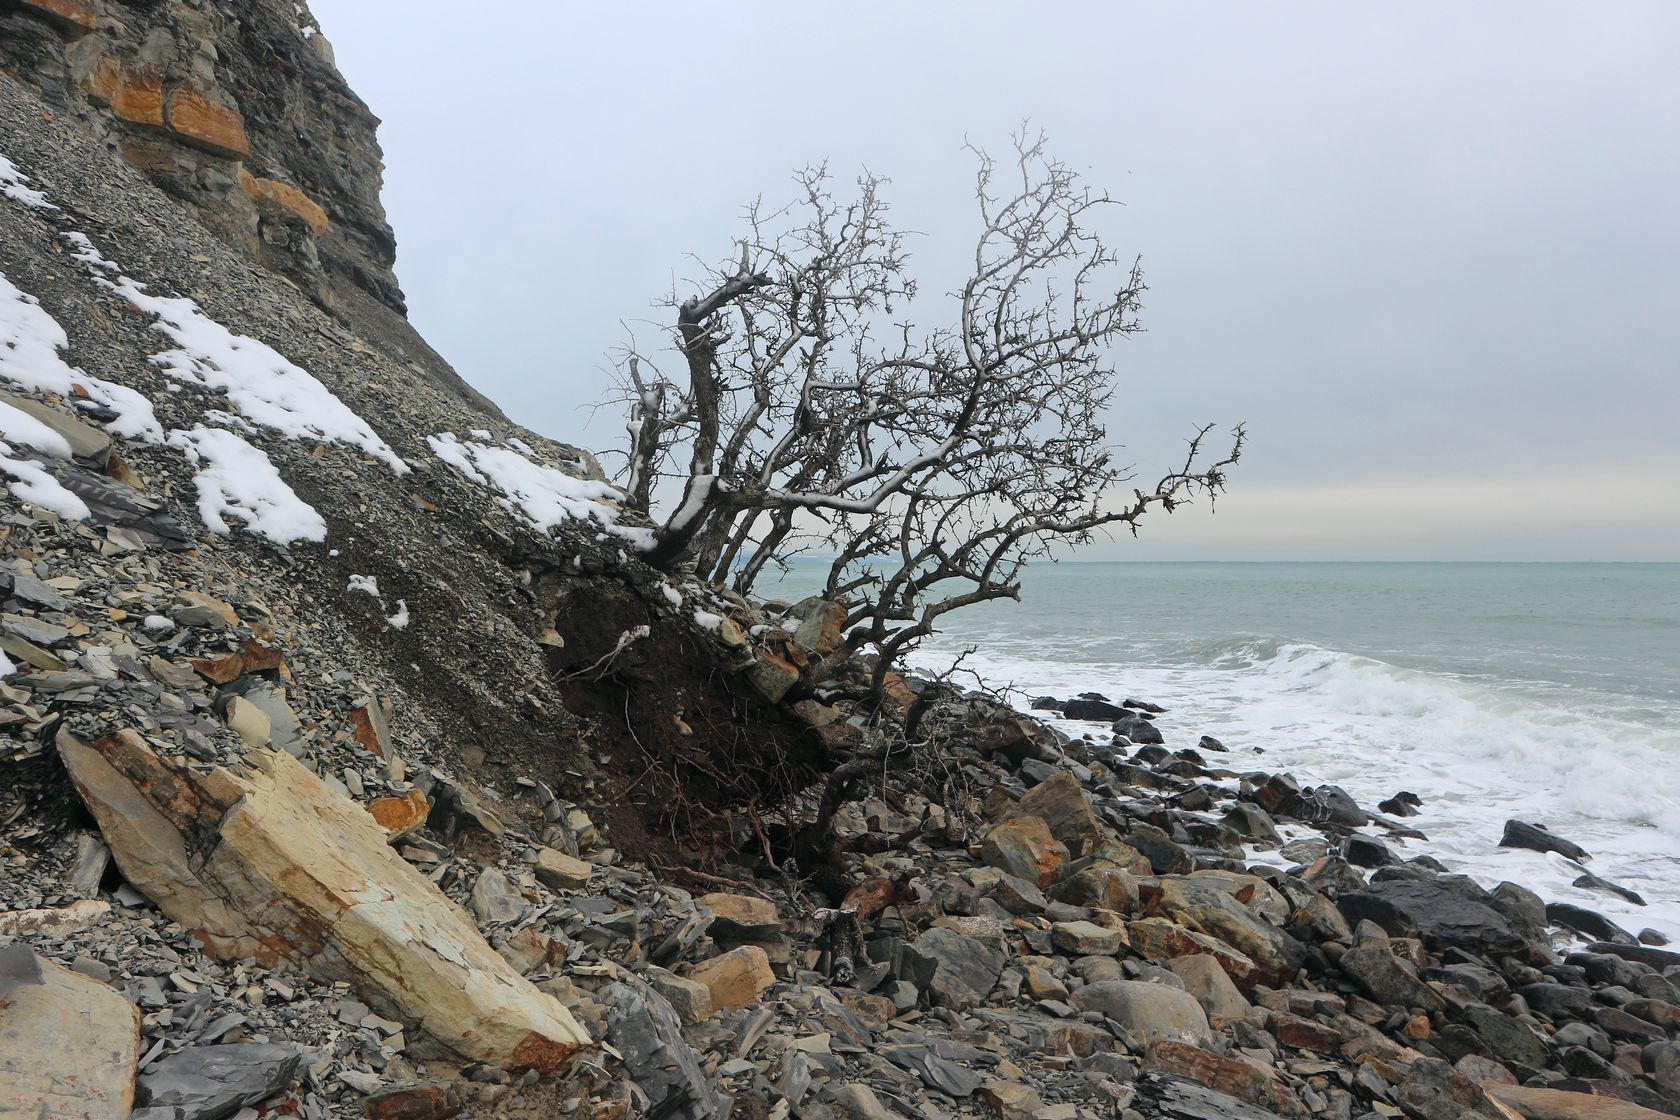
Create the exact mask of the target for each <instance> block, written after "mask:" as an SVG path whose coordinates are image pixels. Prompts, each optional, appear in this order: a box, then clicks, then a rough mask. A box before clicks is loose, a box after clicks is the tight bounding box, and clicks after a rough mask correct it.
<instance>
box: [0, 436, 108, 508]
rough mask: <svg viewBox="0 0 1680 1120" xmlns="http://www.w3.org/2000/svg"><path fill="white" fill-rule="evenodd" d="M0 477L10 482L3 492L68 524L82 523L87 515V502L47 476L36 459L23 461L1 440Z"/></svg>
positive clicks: (9, 445) (19, 455)
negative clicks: (9, 493)
mask: <svg viewBox="0 0 1680 1120" xmlns="http://www.w3.org/2000/svg"><path fill="white" fill-rule="evenodd" d="M0 475H6V476H8V477H10V478H11V479H12V481H11V482H8V483H7V484H6V489H8V490H10V491H11V492H12V494H13V496H14V497H16V498H17V499H18V500H20V501H25V502H29V503H31V504H33V505H37V506H40V507H41V508H42V509H47V510H51V511H53V512H54V513H56V514H58V515H59V516H60V517H64V518H68V519H69V520H71V521H81V520H84V519H85V518H86V517H87V516H88V507H87V503H86V502H84V501H82V500H81V499H80V498H78V497H76V495H74V494H72V493H71V492H70V491H68V490H66V489H65V488H64V486H63V484H62V483H60V482H59V481H58V479H56V478H54V477H53V476H52V475H51V474H49V473H47V470H46V468H45V467H44V466H42V465H41V461H40V460H39V459H27V458H24V457H23V455H22V454H20V453H19V452H16V451H14V450H12V446H11V444H9V443H6V442H4V441H0Z"/></svg>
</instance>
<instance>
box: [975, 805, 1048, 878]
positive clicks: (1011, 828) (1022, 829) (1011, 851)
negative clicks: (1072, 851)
mask: <svg viewBox="0 0 1680 1120" xmlns="http://www.w3.org/2000/svg"><path fill="white" fill-rule="evenodd" d="M1067 859H1068V850H1067V846H1066V845H1064V844H1063V843H1062V842H1061V841H1059V840H1057V839H1056V838H1055V837H1054V836H1052V835H1051V834H1050V826H1049V825H1048V824H1046V823H1045V822H1044V820H1043V818H1042V817H1014V818H1012V819H1010V820H1006V821H1004V822H1002V823H1001V824H996V825H993V826H992V830H991V831H990V832H988V833H986V839H985V842H984V843H983V844H982V845H981V847H980V862H982V863H984V864H986V866H988V867H996V868H998V869H999V870H1001V871H1007V872H1008V873H1009V874H1011V875H1015V876H1018V877H1019V878H1022V879H1025V880H1027V881H1028V882H1029V883H1033V884H1036V885H1037V886H1038V887H1039V889H1041V890H1042V889H1043V888H1045V887H1048V886H1049V885H1050V884H1051V883H1053V882H1055V881H1056V876H1057V874H1058V873H1059V872H1060V871H1061V869H1062V865H1063V864H1065V863H1067Z"/></svg>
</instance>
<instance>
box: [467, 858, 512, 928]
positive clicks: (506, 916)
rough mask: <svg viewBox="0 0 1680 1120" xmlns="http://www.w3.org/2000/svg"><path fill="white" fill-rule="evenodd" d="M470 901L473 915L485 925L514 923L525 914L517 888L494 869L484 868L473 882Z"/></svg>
mask: <svg viewBox="0 0 1680 1120" xmlns="http://www.w3.org/2000/svg"><path fill="white" fill-rule="evenodd" d="M470 901H471V903H472V910H473V913H474V914H476V915H478V920H479V921H481V922H485V923H491V924H494V923H501V922H516V921H518V920H519V917H520V915H522V914H524V913H525V898H524V896H523V895H521V894H520V893H519V888H518V887H516V886H514V885H513V881H512V880H511V879H509V878H508V877H507V876H506V875H503V874H502V873H501V872H500V871H497V870H496V869H495V868H494V867H486V868H485V869H484V870H483V871H480V872H479V873H478V878H477V879H475V880H473V887H472V895H471V898H470Z"/></svg>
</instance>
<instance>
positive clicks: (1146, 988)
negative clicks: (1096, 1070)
mask: <svg viewBox="0 0 1680 1120" xmlns="http://www.w3.org/2000/svg"><path fill="white" fill-rule="evenodd" d="M1073 998H1074V1001H1075V1002H1077V1003H1078V1004H1079V1005H1080V1006H1081V1007H1083V1008H1085V1010H1087V1011H1097V1012H1101V1013H1102V1014H1103V1015H1105V1016H1107V1017H1108V1018H1110V1019H1113V1020H1114V1021H1115V1022H1116V1023H1118V1024H1120V1026H1121V1027H1122V1028H1123V1029H1124V1030H1125V1031H1126V1032H1127V1033H1128V1034H1130V1035H1131V1036H1132V1037H1133V1038H1135V1039H1136V1040H1137V1041H1138V1042H1139V1043H1141V1044H1142V1045H1145V1046H1151V1045H1154V1044H1155V1043H1157V1042H1161V1041H1172V1042H1189V1043H1194V1044H1195V1045H1198V1046H1207V1045H1209V1044H1210V1043H1211V1042H1212V1041H1213V1031H1212V1029H1211V1028H1210V1027H1209V1026H1208V1019H1207V1014H1206V1013H1205V1012H1203V1011H1202V1005H1201V1004H1199V1003H1197V1002H1196V999H1195V997H1194V996H1192V995H1190V994H1189V993H1187V992H1184V991H1181V990H1180V989H1178V988H1172V987H1168V986H1167V985H1166V984H1151V983H1149V982H1147V981H1143V980H1104V981H1102V982H1101V983H1098V984H1087V985H1085V986H1084V987H1083V988H1080V989H1079V990H1078V991H1077V992H1075V993H1074V995H1073Z"/></svg>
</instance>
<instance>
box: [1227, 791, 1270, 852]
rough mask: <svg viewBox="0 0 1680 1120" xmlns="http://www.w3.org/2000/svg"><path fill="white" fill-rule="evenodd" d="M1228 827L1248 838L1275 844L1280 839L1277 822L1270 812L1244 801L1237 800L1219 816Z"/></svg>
mask: <svg viewBox="0 0 1680 1120" xmlns="http://www.w3.org/2000/svg"><path fill="white" fill-rule="evenodd" d="M1221 820H1223V821H1224V823H1225V824H1226V825H1227V826H1229V827H1230V828H1234V829H1236V830H1237V832H1239V833H1241V834H1242V835H1243V836H1246V837H1248V838H1249V839H1250V840H1264V841H1267V842H1269V843H1273V844H1276V843H1278V842H1280V841H1281V840H1282V837H1281V836H1279V835H1278V830H1277V824H1276V823H1275V822H1274V821H1273V820H1272V817H1271V814H1270V813H1268V812H1266V810H1264V809H1262V808H1260V806H1258V805H1250V804H1249V803H1247V802H1246V801H1239V802H1237V803H1236V804H1235V805H1233V806H1231V808H1230V809H1229V810H1227V811H1226V813H1225V816H1224V817H1222V818H1221Z"/></svg>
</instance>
